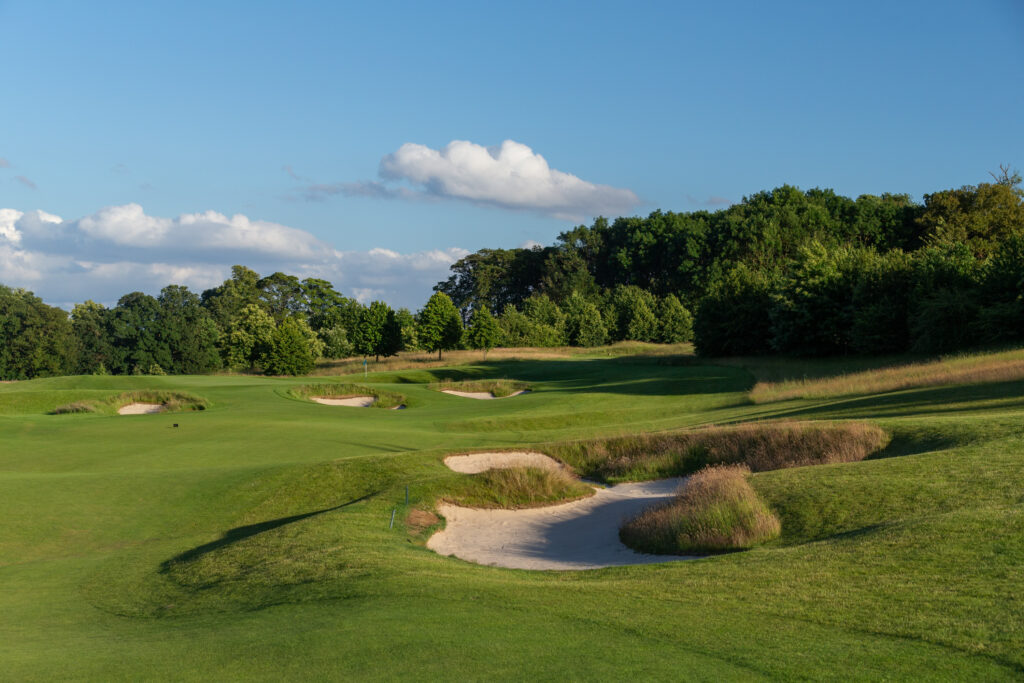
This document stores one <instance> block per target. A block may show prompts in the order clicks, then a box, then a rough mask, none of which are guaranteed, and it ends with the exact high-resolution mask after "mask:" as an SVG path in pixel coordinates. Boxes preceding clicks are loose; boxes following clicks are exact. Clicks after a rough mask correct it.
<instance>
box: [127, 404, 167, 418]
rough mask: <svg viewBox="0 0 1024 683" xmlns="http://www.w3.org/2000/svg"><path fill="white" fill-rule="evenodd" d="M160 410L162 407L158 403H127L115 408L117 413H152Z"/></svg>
mask: <svg viewBox="0 0 1024 683" xmlns="http://www.w3.org/2000/svg"><path fill="white" fill-rule="evenodd" d="M162 412H164V407H163V406H162V405H161V404H159V403H129V404H128V405H126V406H121V407H120V408H118V409H117V414H118V415H152V414H153V413H162Z"/></svg>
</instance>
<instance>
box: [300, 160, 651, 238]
mask: <svg viewBox="0 0 1024 683" xmlns="http://www.w3.org/2000/svg"><path fill="white" fill-rule="evenodd" d="M379 174H380V177H381V181H369V180H367V181H361V182H352V183H332V184H315V185H309V186H308V187H306V188H305V189H304V191H303V196H305V197H306V198H307V199H310V200H322V199H325V198H327V197H329V196H332V195H338V194H341V195H345V196H350V197H352V196H363V197H378V198H400V199H437V198H444V199H458V200H463V201H468V202H473V203H476V204H485V205H489V206H497V207H500V208H503V209H513V210H521V211H536V212H538V213H543V214H548V215H551V216H555V217H557V218H562V219H567V220H581V219H583V218H584V217H588V216H589V217H592V216H597V215H621V214H624V213H628V212H629V211H631V210H632V209H633V208H634V207H636V206H638V205H639V204H640V198H639V197H637V195H636V194H635V193H634V192H633V191H632V190H627V189H624V188H618V187H611V186H609V185H597V184H595V183H591V182H588V181H586V180H582V179H580V178H578V177H577V176H575V175H572V174H571V173H564V172H562V171H559V170H556V169H554V168H551V167H550V166H549V165H548V162H547V160H546V159H545V158H544V157H543V156H541V155H540V154H537V153H536V152H534V151H533V150H532V149H530V148H529V147H527V146H526V145H524V144H522V143H519V142H516V141H514V140H505V141H504V142H503V143H501V145H499V146H497V147H484V146H482V145H477V144H475V143H473V142H469V141H467V140H453V141H452V142H449V143H448V144H447V145H445V146H444V147H443V148H442V149H432V148H430V147H427V146H425V145H419V144H416V143H412V142H407V143H405V144H404V145H402V146H401V147H399V148H398V150H397V151H396V152H394V153H392V154H388V155H386V156H385V157H384V158H383V159H381V162H380V169H379ZM403 183H404V184H403Z"/></svg>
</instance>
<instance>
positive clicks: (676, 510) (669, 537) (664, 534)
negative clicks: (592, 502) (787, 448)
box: [619, 465, 782, 554]
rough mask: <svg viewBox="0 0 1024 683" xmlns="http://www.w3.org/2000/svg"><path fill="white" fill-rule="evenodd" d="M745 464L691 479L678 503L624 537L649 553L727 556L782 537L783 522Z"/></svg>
mask: <svg viewBox="0 0 1024 683" xmlns="http://www.w3.org/2000/svg"><path fill="white" fill-rule="evenodd" d="M749 474H750V469H749V468H748V467H746V466H744V465H715V466H711V467H706V468H704V469H702V470H701V471H699V472H697V473H696V474H694V475H693V476H692V477H690V478H689V480H688V481H687V483H686V485H685V486H684V487H683V488H682V490H681V491H680V492H679V494H678V495H677V496H676V499H675V500H673V501H672V502H671V503H668V504H666V505H661V506H658V507H655V508H652V509H650V510H646V511H644V512H643V513H642V514H640V515H638V516H636V517H634V518H633V519H631V520H629V521H628V522H626V524H624V525H623V526H622V528H621V529H620V530H619V538H620V539H622V542H623V543H625V544H626V545H627V546H629V547H630V548H633V549H634V550H639V551H641V552H645V553H655V554H686V553H722V552H729V551H733V550H745V549H747V548H751V547H753V546H755V545H758V544H760V543H764V542H765V541H769V540H771V539H773V538H776V537H777V536H778V535H779V533H780V532H781V530H782V525H781V524H780V523H779V519H778V517H776V516H775V515H774V514H772V512H771V510H769V509H768V506H767V505H765V504H764V502H763V501H762V500H761V499H760V498H758V496H757V493H756V492H755V491H754V489H753V488H752V487H751V486H750V483H749V482H748V481H747V477H748V476H749Z"/></svg>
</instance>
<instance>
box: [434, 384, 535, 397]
mask: <svg viewBox="0 0 1024 683" xmlns="http://www.w3.org/2000/svg"><path fill="white" fill-rule="evenodd" d="M428 386H429V387H430V389H432V390H434V391H465V392H473V393H485V394H491V395H492V396H494V398H505V397H507V396H511V395H512V394H514V393H516V392H518V391H529V390H530V384H528V383H527V382H519V381H517V380H514V379H481V380H466V381H462V382H456V381H453V380H446V381H442V382H433V383H431V384H430V385H428Z"/></svg>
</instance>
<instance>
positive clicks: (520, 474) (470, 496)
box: [445, 467, 594, 509]
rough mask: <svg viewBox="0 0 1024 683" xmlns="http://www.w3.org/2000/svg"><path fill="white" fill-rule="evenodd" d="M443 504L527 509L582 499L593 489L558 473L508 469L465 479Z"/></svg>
mask: <svg viewBox="0 0 1024 683" xmlns="http://www.w3.org/2000/svg"><path fill="white" fill-rule="evenodd" d="M464 482H465V483H463V484H462V488H461V489H459V490H458V491H457V492H456V493H454V494H448V495H447V496H445V500H447V501H448V502H450V503H454V504H456V505H462V506H464V507H474V508H504V509H516V508H529V507H540V506H542V505H549V504H551V503H559V502H566V501H570V500H577V499H579V498H586V497H587V496H592V495H594V489H593V488H592V487H590V486H587V485H586V484H584V483H583V482H581V481H579V480H578V479H576V478H575V477H573V476H572V475H570V474H568V473H567V472H564V471H562V470H550V469H541V468H537V467H509V468H501V469H493V470H487V471H486V472H481V473H479V474H473V475H469V476H468V477H466V479H465V480H464Z"/></svg>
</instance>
